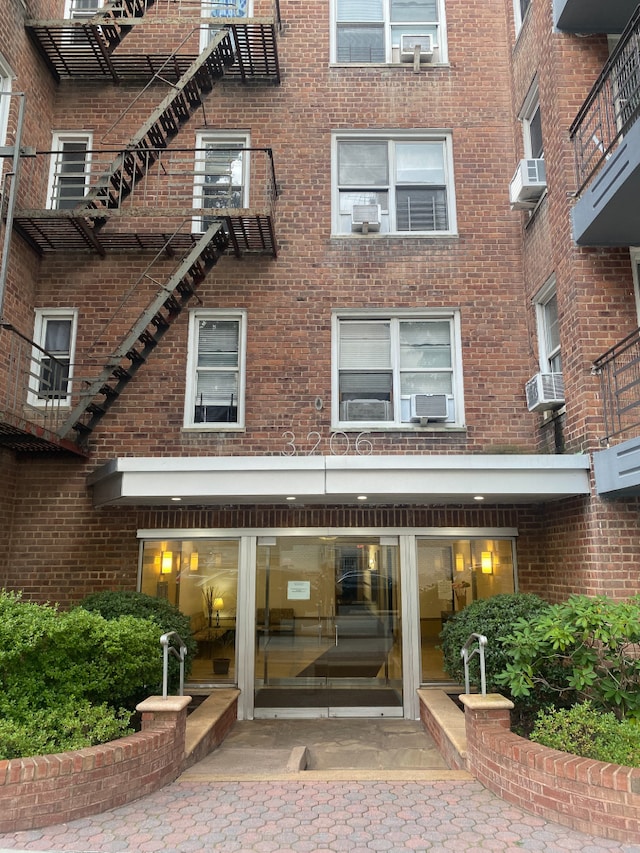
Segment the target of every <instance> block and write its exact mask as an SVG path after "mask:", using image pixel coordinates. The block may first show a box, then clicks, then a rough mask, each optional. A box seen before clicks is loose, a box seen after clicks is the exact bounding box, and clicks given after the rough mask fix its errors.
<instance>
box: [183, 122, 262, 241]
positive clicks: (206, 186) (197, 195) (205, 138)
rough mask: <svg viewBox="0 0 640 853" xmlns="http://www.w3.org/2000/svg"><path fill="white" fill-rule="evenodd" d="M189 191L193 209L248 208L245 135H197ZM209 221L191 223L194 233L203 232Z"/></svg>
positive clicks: (204, 217) (247, 152)
mask: <svg viewBox="0 0 640 853" xmlns="http://www.w3.org/2000/svg"><path fill="white" fill-rule="evenodd" d="M196 146H197V152H196V163H195V178H194V188H193V206H194V208H199V209H211V210H228V209H238V208H242V207H248V206H249V151H248V150H247V149H248V148H249V134H248V133H240V132H239V133H228V132H227V133H200V134H198V137H197V140H196ZM212 221H213V218H209V217H207V216H201V217H198V218H196V219H195V220H194V231H206V229H207V228H208V227H209V225H211V222H212Z"/></svg>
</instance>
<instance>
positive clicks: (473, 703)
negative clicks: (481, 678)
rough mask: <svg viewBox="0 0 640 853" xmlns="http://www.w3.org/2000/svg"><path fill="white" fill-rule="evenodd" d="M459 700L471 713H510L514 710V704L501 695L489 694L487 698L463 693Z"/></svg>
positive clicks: (477, 694) (476, 694)
mask: <svg viewBox="0 0 640 853" xmlns="http://www.w3.org/2000/svg"><path fill="white" fill-rule="evenodd" d="M458 698H459V699H460V701H461V702H462V704H463V705H464V706H465V708H468V709H469V710H470V711H510V710H511V709H512V708H513V702H512V701H511V700H510V699H507V698H505V697H504V696H501V695H500V694H499V693H487V695H486V696H482V694H479V693H462V694H461V695H460V696H459V697H458Z"/></svg>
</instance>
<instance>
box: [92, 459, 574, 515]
mask: <svg viewBox="0 0 640 853" xmlns="http://www.w3.org/2000/svg"><path fill="white" fill-rule="evenodd" d="M589 468H590V459H589V457H588V456H586V455H575V456H548V455H533V454H532V455H486V456H485V455H477V456H470V455H459V456H444V455H443V456H355V455H354V456H304V457H303V456H301V457H297V456H291V457H278V456H230V457H215V458H214V457H210V456H206V457H199V456H198V457H139V458H135V457H119V458H115V459H113V460H111V461H110V462H108V463H106V464H105V465H102V466H101V467H100V468H98V469H96V470H95V471H94V472H93V473H92V474H91V475H90V476H89V479H88V483H89V485H90V486H91V487H92V488H93V502H94V505H95V506H96V507H105V506H168V505H173V506H175V505H176V504H180V505H192V506H193V505H198V506H220V505H225V504H233V505H238V504H245V505H246V504H281V505H287V504H288V505H297V506H299V505H316V506H318V505H325V504H329V505H335V504H339V505H347V504H350V505H361V506H363V505H364V506H366V505H383V504H384V505H388V504H404V505H417V504H420V505H435V504H476V503H478V502H484V503H486V504H496V503H498V504H536V503H537V504H540V503H547V502H549V501H555V500H560V499H562V498H569V497H575V496H579V495H588V494H589V493H590V484H589ZM478 498H481V499H482V501H478Z"/></svg>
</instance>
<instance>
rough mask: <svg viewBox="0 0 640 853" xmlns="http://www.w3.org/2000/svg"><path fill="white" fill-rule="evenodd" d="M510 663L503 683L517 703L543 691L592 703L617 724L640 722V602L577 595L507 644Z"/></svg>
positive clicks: (524, 625)
mask: <svg viewBox="0 0 640 853" xmlns="http://www.w3.org/2000/svg"><path fill="white" fill-rule="evenodd" d="M505 644H506V647H507V648H508V651H509V663H508V664H507V666H506V668H505V672H504V673H503V675H502V676H500V677H499V678H498V681H499V683H502V684H504V685H506V686H507V687H508V688H509V689H510V691H511V694H512V695H513V696H515V697H528V696H531V695H532V694H533V693H534V692H538V691H540V690H541V689H544V690H547V691H549V692H551V693H553V694H555V696H556V697H557V700H556V703H557V704H560V703H562V702H563V701H565V702H566V701H567V699H569V698H571V704H573V701H575V700H574V699H573V697H577V698H578V699H579V700H591V702H592V703H593V705H594V706H595V707H597V708H599V709H602V710H605V711H612V712H613V713H614V714H615V715H616V717H617V718H618V719H634V720H637V721H640V596H636V597H634V598H632V599H629V600H628V601H618V602H615V601H612V600H611V599H609V598H607V597H605V596H598V597H593V598H592V597H589V596H586V595H572V596H571V597H570V598H569V599H568V600H567V601H566V602H564V603H563V604H556V605H553V606H552V607H550V608H549V609H548V610H547V611H546V612H542V613H540V614H539V615H538V616H537V617H536V618H535V619H533V620H528V621H524V620H520V621H519V622H518V623H517V624H516V625H515V626H514V629H513V630H512V631H511V632H510V636H509V637H507V638H506V639H505Z"/></svg>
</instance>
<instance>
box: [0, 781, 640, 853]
mask: <svg viewBox="0 0 640 853" xmlns="http://www.w3.org/2000/svg"><path fill="white" fill-rule="evenodd" d="M0 848H1V849H0V853H2V850H13V851H15V850H39V851H76V853H124V851H126V852H127V853H134V851H136V853H156V851H172V853H191V851H212V850H213V851H217V850H220V851H225V853H235V851H239V853H250V851H255V853H329V851H348V853H370V851H387V853H406V851H427V850H429V851H437V850H456V851H461V853H462V851H468V853H472V851H473V852H474V853H475V851H522V850H544V851H570V850H576V851H581V853H602V851H613V850H616V851H625V853H640V839H639V843H638V845H624V844H620V843H618V842H616V841H607V840H604V839H596V838H591V837H589V836H586V835H583V834H582V833H579V832H574V831H572V830H570V829H567V828H564V827H561V826H558V825H556V824H552V823H548V822H547V821H545V820H543V819H541V818H538V817H534V816H532V815H529V814H526V813H524V812H522V811H521V810H520V809H516V808H513V807H511V806H508V805H506V804H505V803H504V802H502V801H501V800H499V799H498V798H497V797H495V796H494V795H493V794H491V793H489V792H488V791H487V790H485V789H484V788H483V787H482V786H481V785H480V784H478V783H477V782H469V781H447V782H430V783H429V782H427V783H425V782H373V781H364V782H362V781H361V782H335V781H334V782H329V781H325V782H320V781H307V780H306V779H304V778H302V779H298V778H296V779H295V780H291V781H274V782H265V781H260V782H207V783H188V782H180V781H177V782H175V783H174V784H173V785H170V786H168V787H167V788H165V789H164V790H162V791H159V792H158V793H156V794H153V795H151V796H149V797H144V798H143V799H141V800H138V801H136V802H134V803H130V804H129V805H126V806H123V807H122V808H118V809H114V810H112V811H109V812H105V813H104V814H101V815H96V816H95V817H91V818H86V819H83V820H77V821H74V822H73V823H69V824H61V825H59V826H54V827H49V828H47V829H42V830H32V831H29V832H18V833H15V834H10V835H0Z"/></svg>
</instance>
